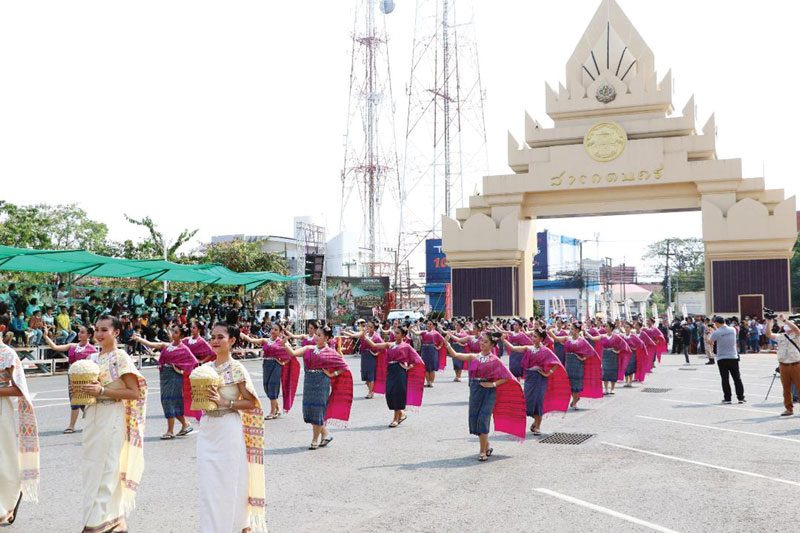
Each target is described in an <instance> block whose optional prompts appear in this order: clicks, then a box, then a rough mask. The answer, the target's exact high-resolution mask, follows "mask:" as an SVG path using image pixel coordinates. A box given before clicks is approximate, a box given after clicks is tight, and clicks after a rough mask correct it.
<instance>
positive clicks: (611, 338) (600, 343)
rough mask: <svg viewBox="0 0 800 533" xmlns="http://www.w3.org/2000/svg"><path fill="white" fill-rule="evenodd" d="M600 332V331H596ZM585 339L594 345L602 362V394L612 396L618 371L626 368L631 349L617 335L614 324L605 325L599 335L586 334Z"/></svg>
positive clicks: (618, 378) (617, 378) (618, 374)
mask: <svg viewBox="0 0 800 533" xmlns="http://www.w3.org/2000/svg"><path fill="white" fill-rule="evenodd" d="M597 331H600V330H597ZM587 338H589V339H591V340H592V341H594V343H595V351H596V352H599V355H600V357H601V358H602V362H603V394H604V395H613V394H615V393H614V388H615V387H616V385H617V380H619V381H622V379H620V369H622V370H623V371H624V370H625V368H626V367H627V366H628V361H629V360H630V356H631V349H630V347H629V346H628V343H627V342H625V339H623V338H622V337H621V336H620V335H619V334H618V333H617V329H616V326H615V324H614V322H611V321H609V322H608V323H607V324H606V327H605V331H603V332H602V334H601V335H592V334H591V333H588V334H587Z"/></svg>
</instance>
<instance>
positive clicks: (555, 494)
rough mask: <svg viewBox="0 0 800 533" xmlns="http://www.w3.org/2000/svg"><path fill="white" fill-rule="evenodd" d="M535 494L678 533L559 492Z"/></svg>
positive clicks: (663, 530) (544, 491) (545, 490)
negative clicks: (545, 495)
mask: <svg viewBox="0 0 800 533" xmlns="http://www.w3.org/2000/svg"><path fill="white" fill-rule="evenodd" d="M533 490H535V491H536V492H539V493H542V494H547V495H548V496H552V497H554V498H558V499H559V500H564V501H565V502H569V503H574V504H575V505H580V506H581V507H586V508H587V509H591V510H593V511H597V512H599V513H604V514H607V515H609V516H613V517H615V518H620V519H622V520H626V521H628V522H630V523H632V524H636V525H639V526H644V527H648V528H650V529H652V530H654V531H660V532H661V533H678V532H677V531H675V530H674V529H669V528H666V527H664V526H659V525H658V524H654V523H652V522H648V521H646V520H642V519H640V518H636V517H634V516H630V515H627V514H624V513H620V512H619V511H614V510H613V509H609V508H607V507H603V506H600V505H597V504H594V503H589V502H587V501H583V500H579V499H578V498H573V497H572V496H567V495H566V494H561V493H560V492H555V491H552V490H549V489H533Z"/></svg>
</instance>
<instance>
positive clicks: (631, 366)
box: [622, 322, 646, 389]
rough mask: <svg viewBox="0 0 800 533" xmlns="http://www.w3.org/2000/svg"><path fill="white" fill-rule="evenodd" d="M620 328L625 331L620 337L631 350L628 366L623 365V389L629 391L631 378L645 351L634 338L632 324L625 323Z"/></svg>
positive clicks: (638, 339)
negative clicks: (625, 388)
mask: <svg viewBox="0 0 800 533" xmlns="http://www.w3.org/2000/svg"><path fill="white" fill-rule="evenodd" d="M622 327H623V330H624V331H625V334H624V335H623V336H622V338H623V339H624V340H625V343H626V344H627V345H628V347H629V348H630V349H631V358H630V361H628V364H627V365H625V387H627V388H629V389H630V388H631V387H633V378H634V375H635V374H636V372H637V370H636V369H637V368H639V366H640V364H641V363H640V359H641V358H642V357H644V356H645V355H646V350H645V348H644V343H643V342H642V340H641V339H640V338H639V337H638V336H636V332H635V331H633V324H632V323H630V322H625V323H624V324H623V326H622ZM642 380H644V376H642Z"/></svg>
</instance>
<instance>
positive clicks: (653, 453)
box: [601, 442, 800, 487]
mask: <svg viewBox="0 0 800 533" xmlns="http://www.w3.org/2000/svg"><path fill="white" fill-rule="evenodd" d="M601 444H606V445H608V446H613V447H615V448H621V449H623V450H628V451H631V452H638V453H644V454H646V455H652V456H654V457H661V458H663V459H671V460H673V461H679V462H682V463H689V464H693V465H698V466H705V467H706V468H713V469H715V470H722V471H725V472H733V473H734V474H742V475H743V476H750V477H757V478H759V479H766V480H768V481H775V482H777V483H785V484H786V485H792V486H795V487H800V483H798V482H797V481H789V480H788V479H781V478H779V477H769V476H765V475H763V474H756V473H755V472H747V471H746V470H737V469H735V468H728V467H726V466H717V465H712V464H709V463H703V462H701V461H692V460H691V459H684V458H683V457H675V456H674V455H665V454H663V453H657V452H651V451H648V450H640V449H639V448H631V447H630V446H623V445H622V444H614V443H613V442H602V443H601Z"/></svg>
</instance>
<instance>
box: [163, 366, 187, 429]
mask: <svg viewBox="0 0 800 533" xmlns="http://www.w3.org/2000/svg"><path fill="white" fill-rule="evenodd" d="M159 374H160V378H161V379H160V382H161V407H162V408H163V409H164V418H175V417H176V416H183V376H182V375H181V374H178V373H177V372H175V369H173V368H172V367H171V366H165V367H163V368H162V369H161V372H159Z"/></svg>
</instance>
